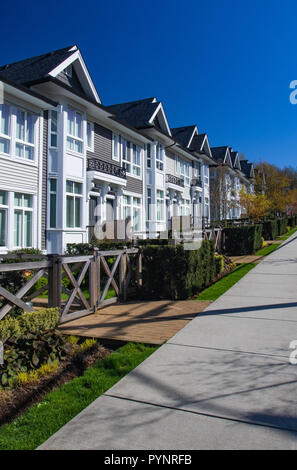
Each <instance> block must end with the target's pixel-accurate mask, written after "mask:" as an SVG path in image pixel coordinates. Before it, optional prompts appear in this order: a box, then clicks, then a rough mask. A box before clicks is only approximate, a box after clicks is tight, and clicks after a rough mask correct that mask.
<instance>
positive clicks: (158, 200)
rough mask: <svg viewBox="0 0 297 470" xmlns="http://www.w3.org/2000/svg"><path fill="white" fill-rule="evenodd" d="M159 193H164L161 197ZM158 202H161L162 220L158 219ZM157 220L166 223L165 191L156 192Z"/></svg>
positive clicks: (158, 190)
mask: <svg viewBox="0 0 297 470" xmlns="http://www.w3.org/2000/svg"><path fill="white" fill-rule="evenodd" d="M158 193H162V194H163V195H162V196H160V195H159V194H158ZM158 202H161V205H160V207H161V218H159V217H158V215H159V213H158ZM156 210H157V211H156V212H157V213H156V219H157V222H165V212H166V211H165V192H164V190H163V189H157V190H156Z"/></svg>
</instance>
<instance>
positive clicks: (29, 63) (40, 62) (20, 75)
mask: <svg viewBox="0 0 297 470" xmlns="http://www.w3.org/2000/svg"><path fill="white" fill-rule="evenodd" d="M72 47H73V46H69V47H64V48H63V49H58V50H57V51H53V52H48V53H47V54H42V55H39V56H36V57H31V58H29V59H25V60H20V61H18V62H13V63H12V64H7V65H2V66H0V73H1V75H2V76H4V77H6V78H7V79H8V80H12V81H13V82H15V83H28V82H32V81H35V80H40V79H41V78H44V77H45V76H47V75H48V74H49V72H50V71H51V70H53V69H54V68H55V67H57V66H58V65H59V64H61V63H62V62H63V61H64V60H66V59H67V58H68V57H70V56H71V55H72V54H73V53H74V52H75V51H74V50H72V51H71V50H70V49H71V48H72Z"/></svg>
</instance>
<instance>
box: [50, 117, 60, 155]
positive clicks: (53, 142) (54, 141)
mask: <svg viewBox="0 0 297 470" xmlns="http://www.w3.org/2000/svg"><path fill="white" fill-rule="evenodd" d="M50 146H51V147H54V148H56V147H57V146H58V113H57V111H55V110H53V111H51V123H50Z"/></svg>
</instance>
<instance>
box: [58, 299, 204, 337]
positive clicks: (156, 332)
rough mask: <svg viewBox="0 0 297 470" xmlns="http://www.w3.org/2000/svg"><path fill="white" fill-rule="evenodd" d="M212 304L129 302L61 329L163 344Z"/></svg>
mask: <svg viewBox="0 0 297 470" xmlns="http://www.w3.org/2000/svg"><path fill="white" fill-rule="evenodd" d="M209 304H210V302H202V301H197V300H187V301H177V302H175V301H170V300H161V301H147V302H127V303H125V304H117V305H113V306H110V307H106V308H104V309H103V310H99V311H98V312H97V313H95V314H93V315H89V316H87V317H83V318H79V319H78V320H74V321H72V322H69V323H67V324H65V325H63V326H61V327H60V330H62V331H63V333H65V334H69V335H77V336H87V337H89V338H104V339H111V340H118V341H127V342H128V341H133V342H136V343H148V344H162V343H164V342H165V341H167V340H168V339H169V338H171V337H172V336H173V335H174V334H175V333H177V332H178V331H179V330H181V329H182V328H183V327H184V326H185V325H186V324H187V323H189V321H190V320H192V319H193V318H194V317H195V316H196V315H197V314H198V313H200V312H202V311H203V310H204V309H205V308H206V307H208V305H209Z"/></svg>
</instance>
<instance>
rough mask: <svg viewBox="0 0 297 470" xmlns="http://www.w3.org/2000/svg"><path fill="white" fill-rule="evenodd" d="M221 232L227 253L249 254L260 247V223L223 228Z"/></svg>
mask: <svg viewBox="0 0 297 470" xmlns="http://www.w3.org/2000/svg"><path fill="white" fill-rule="evenodd" d="M223 233H224V238H225V246H224V251H225V253H226V254H228V255H231V256H240V255H250V254H254V253H255V252H256V251H257V250H259V249H260V248H261V247H262V239H261V237H262V224H256V225H244V226H242V227H232V228H225V229H224V232H223Z"/></svg>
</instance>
